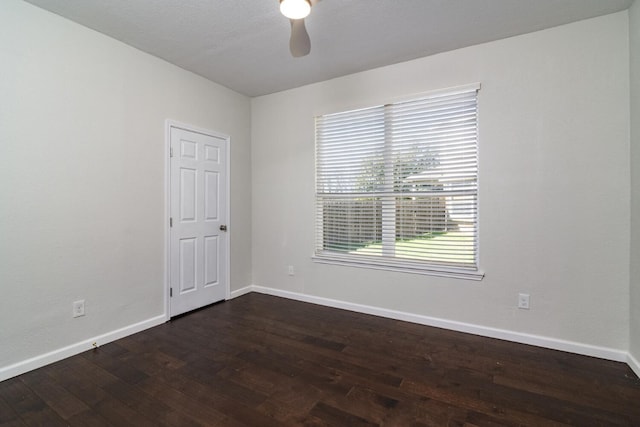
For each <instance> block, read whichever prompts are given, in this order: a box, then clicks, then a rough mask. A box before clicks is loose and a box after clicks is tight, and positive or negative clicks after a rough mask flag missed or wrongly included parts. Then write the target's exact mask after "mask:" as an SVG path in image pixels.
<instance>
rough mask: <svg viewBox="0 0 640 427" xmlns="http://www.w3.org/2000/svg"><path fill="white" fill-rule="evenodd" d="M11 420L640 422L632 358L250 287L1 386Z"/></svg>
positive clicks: (1, 417) (3, 414) (1, 420)
mask: <svg viewBox="0 0 640 427" xmlns="http://www.w3.org/2000/svg"><path fill="white" fill-rule="evenodd" d="M0 425H2V426H180V427H182V426H260V427H268V426H288V425H307V426H376V425H379V426H438V427H440V426H466V427H472V426H562V425H573V426H640V381H639V380H638V378H637V377H636V376H635V375H634V374H633V372H632V371H631V370H630V369H629V367H628V366H626V365H625V364H623V363H616V362H611V361H606V360H601V359H595V358H590V357H585V356H578V355H574V354H568V353H563V352H559V351H554V350H547V349H541V348H537V347H532V346H527V345H521V344H515V343H510V342H506V341H500V340H495V339H489V338H482V337H478V336H474V335H468V334H463V333H458V332H452V331H447V330H442V329H437V328H430V327H426V326H420V325H415V324H411V323H405V322H400V321H395V320H389V319H383V318H378V317H374V316H368V315H363V314H358V313H353V312H349V311H343V310H337V309H332V308H327V307H322V306H317V305H312V304H306V303H301V302H296V301H290V300H286V299H282V298H276V297H271V296H266V295H260V294H255V293H254V294H249V295H245V296H242V297H240V298H237V299H234V300H232V301H228V302H224V303H220V304H216V305H213V306H210V307H207V308H205V309H203V310H199V311H196V312H193V313H191V314H189V315H186V316H183V317H180V318H178V319H174V320H172V321H171V322H169V323H166V324H164V325H161V326H158V327H155V328H153V329H149V330H147V331H144V332H141V333H139V334H136V335H133V336H130V337H127V338H124V339H122V340H119V341H116V342H114V343H110V344H107V345H104V346H102V347H100V348H98V349H97V350H91V351H87V352H85V353H82V354H80V355H77V356H74V357H71V358H69V359H66V360H63V361H60V362H58V363H55V364H52V365H49V366H47V367H44V368H41V369H38V370H36V371H32V372H29V373H27V374H24V375H21V376H19V377H16V378H12V379H10V380H7V381H4V382H1V383H0Z"/></svg>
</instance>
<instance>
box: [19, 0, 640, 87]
mask: <svg viewBox="0 0 640 427" xmlns="http://www.w3.org/2000/svg"><path fill="white" fill-rule="evenodd" d="M632 1H633V0H322V1H321V2H320V3H319V4H317V5H316V6H314V7H313V9H312V11H311V15H310V16H309V17H308V18H307V19H306V26H307V30H308V32H309V35H310V37H311V44H312V47H311V54H309V55H308V56H306V57H302V58H292V57H291V55H290V54H289V31H290V27H289V22H288V20H287V19H286V18H284V17H283V16H282V15H280V12H279V10H278V0H28V2H29V3H32V4H34V5H37V6H39V7H42V8H44V9H47V10H50V11H52V12H54V13H57V14H59V15H62V16H64V17H66V18H68V19H71V20H72V21H75V22H78V23H80V24H82V25H84V26H87V27H89V28H92V29H95V30H97V31H99V32H101V33H104V34H107V35H109V36H111V37H113V38H115V39H118V40H120V41H122V42H124V43H127V44H129V45H131V46H134V47H136V48H138V49H140V50H142V51H145V52H148V53H150V54H152V55H155V56H158V57H160V58H163V59H165V60H167V61H169V62H171V63H173V64H176V65H178V66H180V67H182V68H185V69H187V70H190V71H193V72H194V73H196V74H199V75H201V76H204V77H206V78H208V79H210V80H212V81H214V82H216V83H220V84H222V85H224V86H227V87H229V88H231V89H233V90H235V91H237V92H240V93H243V94H245V95H248V96H258V95H264V94H269V93H273V92H278V91H281V90H285V89H290V88H294V87H298V86H302V85H305V84H309V83H314V82H318V81H323V80H328V79H331V78H334V77H339V76H343V75H347V74H351V73H355V72H358V71H364V70H368V69H372V68H376V67H380V66H383V65H389V64H394V63H398V62H402V61H406V60H410V59H415V58H419V57H423V56H427V55H432V54H435V53H438V52H444V51H447V50H452V49H457V48H460V47H465V46H470V45H474V44H478V43H483V42H487V41H491V40H497V39H501V38H505V37H510V36H513V35H517V34H523V33H528V32H532V31H536V30H540V29H544V28H549V27H553V26H557V25H561V24H565V23H569V22H573V21H578V20H581V19H586V18H590V17H594V16H599V15H604V14H608V13H613V12H617V11H620V10H624V9H627V8H628V7H629V6H630V5H631V3H632Z"/></svg>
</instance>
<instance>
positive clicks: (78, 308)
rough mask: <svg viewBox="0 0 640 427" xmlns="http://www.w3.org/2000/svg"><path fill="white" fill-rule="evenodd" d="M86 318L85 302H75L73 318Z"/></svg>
mask: <svg viewBox="0 0 640 427" xmlns="http://www.w3.org/2000/svg"><path fill="white" fill-rule="evenodd" d="M80 316H84V300H83V299H81V300H78V301H74V302H73V317H80Z"/></svg>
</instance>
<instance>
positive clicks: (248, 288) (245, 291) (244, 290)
mask: <svg viewBox="0 0 640 427" xmlns="http://www.w3.org/2000/svg"><path fill="white" fill-rule="evenodd" d="M249 292H253V286H251V285H249V286H245V287H244V288H240V289H236V290H235V291H231V293H230V294H229V299H234V298H238V297H241V296H242V295H245V294H248V293H249Z"/></svg>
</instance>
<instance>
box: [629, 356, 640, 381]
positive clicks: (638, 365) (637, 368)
mask: <svg viewBox="0 0 640 427" xmlns="http://www.w3.org/2000/svg"><path fill="white" fill-rule="evenodd" d="M627 364H628V365H629V367H630V368H631V370H632V371H633V372H634V373H635V374H636V376H637V377H638V378H640V362H638V359H636V358H635V357H633V355H632V354H631V353H629V354H627Z"/></svg>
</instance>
